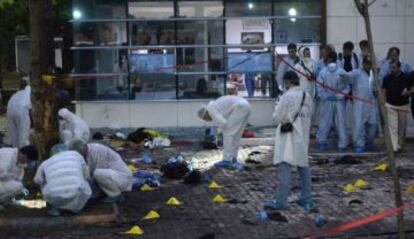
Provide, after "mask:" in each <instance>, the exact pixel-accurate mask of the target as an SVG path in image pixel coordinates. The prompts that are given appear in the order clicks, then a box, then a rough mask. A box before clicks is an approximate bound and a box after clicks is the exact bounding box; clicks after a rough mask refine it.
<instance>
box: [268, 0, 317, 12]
mask: <svg viewBox="0 0 414 239" xmlns="http://www.w3.org/2000/svg"><path fill="white" fill-rule="evenodd" d="M273 7H274V14H275V15H276V16H292V15H294V16H321V15H322V1H320V0H278V1H274V3H273ZM293 12H295V13H296V14H292V13H293Z"/></svg>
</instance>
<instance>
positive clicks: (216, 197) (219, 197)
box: [213, 194, 226, 203]
mask: <svg viewBox="0 0 414 239" xmlns="http://www.w3.org/2000/svg"><path fill="white" fill-rule="evenodd" d="M213 202H217V203H220V202H226V199H224V198H223V197H222V196H221V195H220V194H217V195H216V196H215V197H214V198H213Z"/></svg>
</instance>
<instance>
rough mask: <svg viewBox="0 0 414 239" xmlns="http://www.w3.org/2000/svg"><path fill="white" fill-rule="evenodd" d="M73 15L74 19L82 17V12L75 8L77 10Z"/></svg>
mask: <svg viewBox="0 0 414 239" xmlns="http://www.w3.org/2000/svg"><path fill="white" fill-rule="evenodd" d="M72 15H73V18H74V19H79V18H81V17H82V12H81V11H79V10H77V9H75V10H73V12H72Z"/></svg>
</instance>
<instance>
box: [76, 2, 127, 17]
mask: <svg viewBox="0 0 414 239" xmlns="http://www.w3.org/2000/svg"><path fill="white" fill-rule="evenodd" d="M126 4H127V0H94V1H86V0H73V9H76V10H77V11H78V14H79V15H80V18H79V20H83V19H96V18H101V19H124V18H126V8H125V6H126Z"/></svg>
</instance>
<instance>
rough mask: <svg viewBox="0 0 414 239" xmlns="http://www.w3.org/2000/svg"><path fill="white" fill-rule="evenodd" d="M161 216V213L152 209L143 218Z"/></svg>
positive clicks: (149, 218) (148, 218)
mask: <svg viewBox="0 0 414 239" xmlns="http://www.w3.org/2000/svg"><path fill="white" fill-rule="evenodd" d="M157 218H160V214H158V212H157V211H154V210H151V211H149V213H148V214H147V215H145V217H143V218H142V220H151V219H157Z"/></svg>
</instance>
